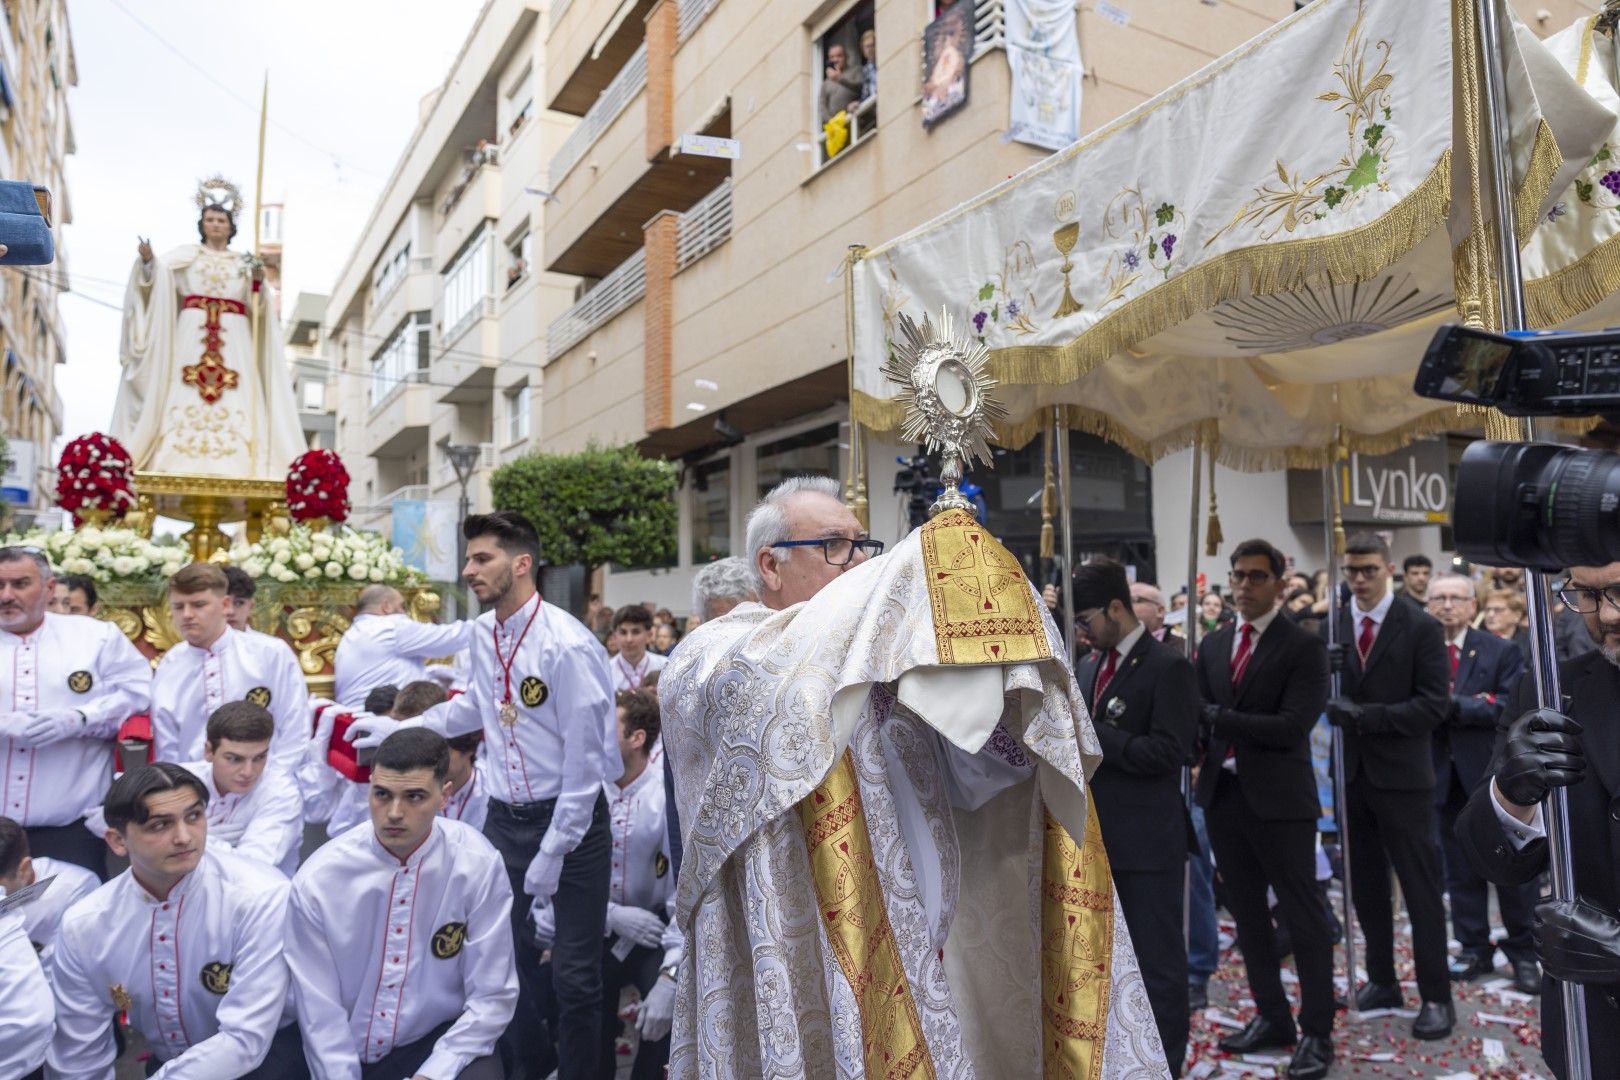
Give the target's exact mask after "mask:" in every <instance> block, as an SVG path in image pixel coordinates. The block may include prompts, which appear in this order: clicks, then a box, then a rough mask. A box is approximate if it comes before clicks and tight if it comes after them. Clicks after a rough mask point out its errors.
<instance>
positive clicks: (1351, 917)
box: [1322, 456, 1360, 1023]
mask: <svg viewBox="0 0 1620 1080" xmlns="http://www.w3.org/2000/svg"><path fill="white" fill-rule="evenodd" d="M1322 533H1323V537H1324V541H1325V542H1324V544H1323V550H1324V551H1325V552H1326V553H1327V559H1326V562H1327V571H1328V622H1327V640H1328V651H1329V653H1332V652H1334V651H1336V647H1337V646H1338V644H1339V582H1338V575H1336V574H1334V573H1333V571H1334V570H1336V569H1338V567H1336V566H1335V565H1334V562H1335V560H1336V559H1337V558H1338V556H1339V555H1340V554H1342V553H1341V552H1340V551H1339V462H1338V460H1337V456H1335V457H1333V458H1330V459H1329V460H1328V463H1327V467H1326V468H1325V469H1324V470H1323V475H1322ZM1328 682H1329V687H1330V693H1331V694H1332V695H1333V696H1334V697H1338V696H1339V693H1340V685H1339V684H1340V676H1339V673H1338V672H1337V671H1335V672H1333V673H1332V674H1331V675H1329V676H1328ZM1349 801H1350V800H1349V795H1348V793H1347V792H1346V791H1345V785H1344V732H1343V731H1342V730H1341V729H1339V728H1338V727H1334V728H1333V817H1334V824H1336V825H1338V827H1339V873H1340V877H1341V878H1342V879H1343V881H1344V898H1343V903H1342V904H1340V908H1341V909H1342V911H1343V913H1344V917H1343V922H1344V987H1345V992H1344V996H1345V999H1346V1000H1347V1002H1348V1012H1347V1014H1346V1016H1345V1020H1346V1021H1347V1022H1349V1023H1355V1022H1356V1021H1357V1020H1359V1019H1360V1012H1359V1010H1358V1009H1357V1008H1356V909H1355V903H1354V901H1353V900H1352V899H1351V889H1350V814H1349V809H1348V807H1349Z"/></svg>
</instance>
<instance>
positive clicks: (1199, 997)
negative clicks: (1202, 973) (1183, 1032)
mask: <svg viewBox="0 0 1620 1080" xmlns="http://www.w3.org/2000/svg"><path fill="white" fill-rule="evenodd" d="M1187 1008H1188V1009H1189V1010H1191V1011H1192V1012H1195V1013H1197V1012H1203V1011H1204V1010H1205V1009H1207V1008H1209V984H1208V983H1206V982H1192V981H1189V982H1188V983H1187Z"/></svg>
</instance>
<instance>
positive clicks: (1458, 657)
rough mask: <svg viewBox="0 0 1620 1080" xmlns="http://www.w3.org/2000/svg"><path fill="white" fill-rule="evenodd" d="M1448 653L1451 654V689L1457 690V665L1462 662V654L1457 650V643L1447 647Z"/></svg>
mask: <svg viewBox="0 0 1620 1080" xmlns="http://www.w3.org/2000/svg"><path fill="white" fill-rule="evenodd" d="M1446 652H1448V653H1450V654H1451V689H1452V690H1455V689H1457V665H1458V664H1460V663H1461V662H1462V654H1461V653H1460V652H1459V651H1458V649H1457V644H1456V642H1452V643H1451V644H1448V645H1447V646H1446Z"/></svg>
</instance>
